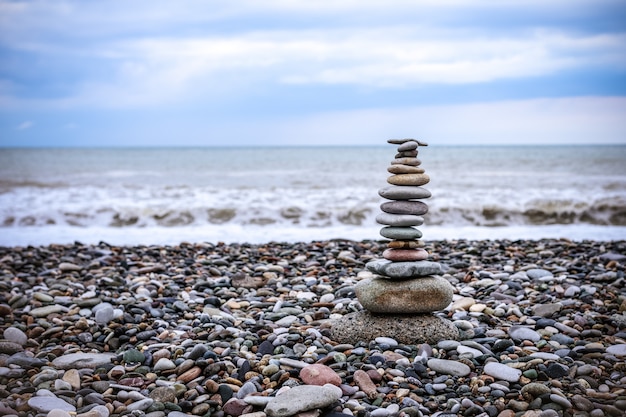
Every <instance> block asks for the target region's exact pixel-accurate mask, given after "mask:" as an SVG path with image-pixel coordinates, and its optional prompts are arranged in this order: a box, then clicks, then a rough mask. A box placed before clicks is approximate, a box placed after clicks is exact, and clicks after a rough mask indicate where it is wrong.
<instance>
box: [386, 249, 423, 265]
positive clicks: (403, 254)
mask: <svg viewBox="0 0 626 417" xmlns="http://www.w3.org/2000/svg"><path fill="white" fill-rule="evenodd" d="M383 258H385V259H388V260H390V261H393V262H411V261H423V260H425V259H428V252H426V251H425V250H424V249H386V250H385V251H384V252H383Z"/></svg>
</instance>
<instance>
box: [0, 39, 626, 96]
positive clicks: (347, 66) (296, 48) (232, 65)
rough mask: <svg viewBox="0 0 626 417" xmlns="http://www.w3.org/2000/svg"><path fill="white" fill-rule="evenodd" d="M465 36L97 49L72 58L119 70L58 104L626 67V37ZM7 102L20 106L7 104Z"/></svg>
mask: <svg viewBox="0 0 626 417" xmlns="http://www.w3.org/2000/svg"><path fill="white" fill-rule="evenodd" d="M464 35H465V34H463V33H457V32H456V31H455V30H450V31H448V32H447V33H445V34H444V33H439V34H438V36H437V37H433V36H431V35H429V34H428V33H427V31H424V30H419V29H413V28H397V27H390V28H379V29H361V30H359V31H358V32H353V31H348V30H342V29H338V30H298V31H261V32H254V33H241V34H235V35H229V36H225V35H222V36H204V37H195V38H171V37H165V38H145V39H138V40H135V39H131V40H123V41H110V42H108V43H106V44H104V45H102V46H101V47H99V48H96V49H94V50H93V51H91V50H90V51H85V50H78V51H73V52H72V53H73V54H78V55H79V56H80V55H85V56H84V57H85V58H86V60H85V61H86V62H89V61H90V60H91V61H93V64H94V65H95V64H97V65H99V66H101V67H102V66H104V67H105V68H109V70H108V71H93V70H92V69H90V68H88V67H85V68H84V76H85V78H84V79H82V80H80V79H79V80H78V81H77V82H76V84H75V85H74V89H73V91H71V92H70V93H68V94H67V95H66V96H64V97H55V98H54V99H52V100H51V101H52V102H53V104H55V105H57V106H61V107H79V106H84V105H87V106H92V107H96V108H97V107H113V108H128V107H136V106H154V105H157V104H161V103H164V102H171V101H177V100H185V99H188V98H190V97H191V98H193V97H196V98H197V97H203V98H205V99H209V100H210V99H211V98H217V99H219V97H221V96H229V97H232V96H233V95H237V94H243V93H245V91H246V90H247V89H249V88H251V87H254V86H255V85H259V84H265V85H294V84H295V85H329V86H333V85H346V86H352V87H357V88H362V87H364V88H374V89H400V88H419V87H421V86H424V85H432V84H442V85H446V84H451V85H455V84H456V85H460V84H471V83H487V82H493V81H498V80H505V79H520V78H527V77H539V76H545V75H551V74H554V73H557V72H559V71H562V70H571V69H588V68H594V67H611V68H615V69H620V70H624V69H626V55H624V54H622V53H621V52H620V51H621V50H622V48H623V46H624V45H626V34H607V35H593V34H591V35H581V34H570V33H561V32H556V31H545V30H538V31H534V32H532V33H530V34H528V35H527V36H525V37H510V38H507V37H501V38H497V39H491V38H488V37H484V36H477V37H469V38H468V37H466V36H464ZM30 47H31V48H32V47H33V46H32V45H30ZM39 48H40V53H41V54H47V53H50V51H48V50H47V47H46V46H45V45H42V46H40V47H39ZM51 50H54V51H55V53H58V52H59V51H58V49H55V48H52V49H51ZM90 71H93V72H92V73H91V74H89V72H90ZM39 99H42V98H39ZM39 99H31V98H29V99H25V98H24V99H23V100H25V101H28V102H31V103H33V102H35V103H37V102H38V100H39ZM2 102H4V103H5V106H9V105H16V104H18V103H16V102H15V101H12V100H10V97H7V96H5V99H4V100H2Z"/></svg>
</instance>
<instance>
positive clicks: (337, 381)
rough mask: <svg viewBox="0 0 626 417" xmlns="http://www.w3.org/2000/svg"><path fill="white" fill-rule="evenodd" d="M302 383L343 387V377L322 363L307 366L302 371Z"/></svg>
mask: <svg viewBox="0 0 626 417" xmlns="http://www.w3.org/2000/svg"><path fill="white" fill-rule="evenodd" d="M300 378H301V379H302V382H304V383H305V384H308V385H319V386H323V385H326V384H332V385H336V386H339V385H341V377H340V376H339V375H337V373H336V372H335V371H333V370H332V369H331V368H330V367H328V366H326V365H322V364H320V363H316V364H312V365H307V366H305V367H304V368H302V369H301V370H300Z"/></svg>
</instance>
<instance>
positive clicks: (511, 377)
mask: <svg viewBox="0 0 626 417" xmlns="http://www.w3.org/2000/svg"><path fill="white" fill-rule="evenodd" d="M483 371H484V372H485V373H486V374H487V375H490V376H492V377H494V378H495V379H498V380H503V381H509V382H517V381H519V379H520V377H521V376H522V371H520V370H519V369H515V368H511V367H510V366H507V365H504V364H501V363H499V362H487V363H486V364H485V367H484V369H483Z"/></svg>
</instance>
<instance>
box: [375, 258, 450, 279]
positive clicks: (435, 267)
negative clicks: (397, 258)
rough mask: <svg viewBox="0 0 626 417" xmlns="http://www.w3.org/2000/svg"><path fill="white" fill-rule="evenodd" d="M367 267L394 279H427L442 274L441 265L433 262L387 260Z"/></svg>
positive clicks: (377, 260) (378, 260)
mask: <svg viewBox="0 0 626 417" xmlns="http://www.w3.org/2000/svg"><path fill="white" fill-rule="evenodd" d="M365 267H366V268H367V269H368V270H369V271H370V272H373V273H375V274H380V275H383V276H386V277H389V278H392V279H393V278H396V279H398V278H399V279H406V278H415V277H426V276H429V275H437V274H440V273H441V265H440V264H438V263H437V262H431V261H416V262H391V261H389V260H387V259H376V260H374V261H370V262H368V263H367V264H365Z"/></svg>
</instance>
